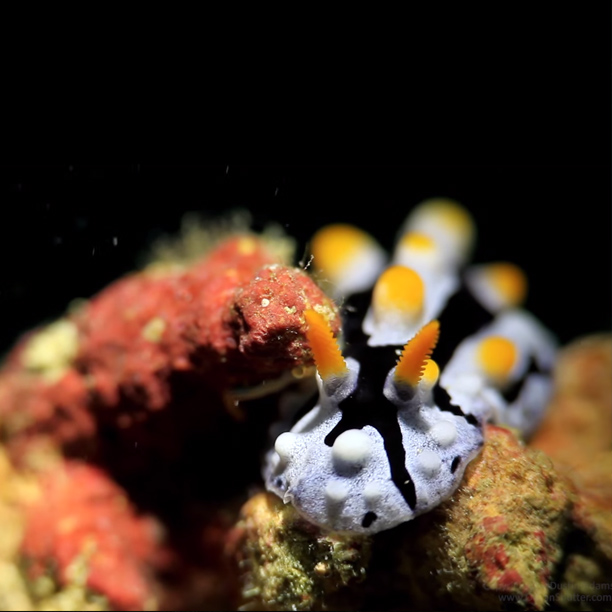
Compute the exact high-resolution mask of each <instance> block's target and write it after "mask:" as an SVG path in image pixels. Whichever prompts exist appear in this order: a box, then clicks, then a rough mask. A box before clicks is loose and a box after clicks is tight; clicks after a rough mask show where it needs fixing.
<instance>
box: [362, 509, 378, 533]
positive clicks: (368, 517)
mask: <svg viewBox="0 0 612 612" xmlns="http://www.w3.org/2000/svg"><path fill="white" fill-rule="evenodd" d="M377 518H378V516H377V515H376V512H372V511H370V512H366V513H365V514H364V516H363V520H362V521H361V526H362V527H363V528H364V529H367V528H368V527H370V526H371V525H372V523H373V522H374V521H375V520H376V519H377Z"/></svg>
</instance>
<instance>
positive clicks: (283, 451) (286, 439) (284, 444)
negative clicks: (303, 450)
mask: <svg viewBox="0 0 612 612" xmlns="http://www.w3.org/2000/svg"><path fill="white" fill-rule="evenodd" d="M296 439H297V435H296V434H294V433H291V432H290V431H286V432H285V433H282V434H281V435H280V436H278V438H276V442H275V443H274V450H275V451H276V452H277V453H278V455H279V457H280V458H281V459H282V460H283V461H288V460H289V458H290V457H291V451H292V450H293V447H294V446H295V441H296Z"/></svg>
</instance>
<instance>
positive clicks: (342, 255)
mask: <svg viewBox="0 0 612 612" xmlns="http://www.w3.org/2000/svg"><path fill="white" fill-rule="evenodd" d="M475 234H476V231H475V224H474V221H473V219H472V217H471V215H470V214H469V212H468V211H467V210H466V209H465V208H464V207H463V206H461V205H460V204H459V203H457V202H455V201H453V200H447V199H431V200H426V201H424V202H422V203H421V204H419V205H418V206H417V207H416V208H415V209H413V210H412V212H411V213H410V214H409V215H408V217H407V218H406V221H405V223H404V224H403V225H402V227H401V228H400V231H399V233H398V237H397V240H396V243H395V247H394V251H393V254H392V256H389V255H388V254H387V252H386V251H385V249H384V248H383V247H382V246H380V245H379V244H378V242H377V241H376V239H375V238H373V237H372V236H370V235H369V234H368V233H367V232H365V231H363V230H361V229H359V228H356V227H353V226H351V225H347V224H335V225H330V226H327V227H324V228H322V229H321V230H319V232H317V233H316V234H315V236H314V237H313V239H312V241H311V253H312V262H313V267H314V269H315V270H316V274H317V276H318V279H319V282H320V284H321V286H323V287H324V288H325V289H326V290H327V291H328V293H329V294H330V295H331V296H333V297H334V298H335V299H336V300H337V301H338V302H339V303H340V304H341V307H342V313H343V328H342V330H341V331H340V333H339V334H338V335H337V336H334V334H333V332H332V330H331V328H330V326H329V324H328V322H327V320H326V318H325V317H324V316H323V315H322V314H321V313H319V312H317V311H316V310H307V311H306V312H305V319H306V323H307V326H308V327H307V333H306V336H307V340H308V343H309V345H310V348H311V350H312V352H313V355H314V360H315V365H316V371H317V373H316V381H317V390H318V393H315V395H314V396H313V397H312V398H310V399H309V401H305V402H304V405H303V406H302V407H301V409H299V410H297V411H296V412H295V414H294V415H293V417H292V418H290V419H288V420H287V422H286V423H284V424H283V427H282V429H280V430H279V429H278V427H277V431H282V433H280V435H278V436H277V437H276V440H275V443H274V448H273V449H272V450H270V451H269V452H268V454H267V456H266V460H265V465H264V469H263V473H264V478H265V481H266V486H267V488H268V489H269V490H270V491H273V492H274V493H276V494H277V495H279V496H280V497H281V498H282V499H283V500H284V501H285V503H292V504H293V505H294V506H295V508H296V509H297V510H298V512H299V513H300V514H301V515H303V516H304V517H305V518H306V519H308V520H309V521H311V522H313V523H315V524H317V525H319V526H320V527H322V528H326V529H330V530H335V531H356V532H362V533H367V534H371V533H376V532H378V531H382V530H385V529H390V528H392V527H395V526H397V525H399V524H400V523H403V522H405V521H408V520H411V519H413V518H414V517H416V516H418V515H420V514H422V513H424V512H427V511H429V510H431V509H432V508H434V507H435V506H436V505H438V504H439V503H441V502H442V501H444V500H446V499H448V498H449V497H450V496H451V495H452V494H453V492H454V491H455V490H456V489H457V487H458V486H459V484H460V483H461V479H462V477H463V473H464V471H465V468H466V466H467V465H468V463H469V462H470V461H471V460H472V459H474V458H475V457H476V456H477V455H478V453H479V451H480V450H481V448H482V446H483V444H484V437H483V425H484V424H485V423H486V422H493V423H497V424H502V425H503V424H506V425H508V426H511V427H513V428H515V429H516V430H517V431H518V432H519V433H520V434H522V435H523V436H525V437H527V436H529V435H530V434H531V433H532V432H533V430H534V429H535V427H536V426H537V424H538V423H539V421H540V419H541V418H542V416H543V412H544V410H545V408H546V404H547V400H548V397H549V394H550V391H551V379H550V371H551V368H552V366H553V363H554V359H555V353H556V349H557V346H556V340H555V338H554V336H553V334H552V333H551V332H549V331H548V330H547V329H546V328H545V327H544V326H543V325H542V324H541V323H540V322H539V321H538V320H537V319H536V318H535V317H534V316H533V315H531V314H530V313H528V312H527V311H525V310H524V309H523V308H522V304H523V303H524V300H525V297H526V293H527V280H526V277H525V274H524V273H523V272H522V270H521V269H520V268H518V267H517V266H515V265H514V264H511V263H508V262H494V263H488V264H478V265H472V266H470V265H468V261H469V258H470V256H471V253H472V250H473V246H474V239H475Z"/></svg>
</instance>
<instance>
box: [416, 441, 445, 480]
mask: <svg viewBox="0 0 612 612" xmlns="http://www.w3.org/2000/svg"><path fill="white" fill-rule="evenodd" d="M418 461H419V467H420V468H421V472H423V474H425V476H428V477H430V478H431V477H433V476H435V475H436V474H437V473H438V470H439V469H440V466H441V465H442V461H441V460H440V456H439V455H438V453H435V452H434V451H432V450H429V449H428V448H426V449H424V450H423V452H422V453H421V454H420V455H419V457H418Z"/></svg>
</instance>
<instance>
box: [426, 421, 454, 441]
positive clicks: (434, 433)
mask: <svg viewBox="0 0 612 612" xmlns="http://www.w3.org/2000/svg"><path fill="white" fill-rule="evenodd" d="M429 434H430V435H431V437H432V438H433V439H434V440H435V441H436V442H437V443H438V444H439V445H440V446H443V447H447V446H450V445H451V444H452V443H453V442H454V441H455V440H456V439H457V428H456V427H455V424H454V423H451V422H450V421H438V422H437V423H436V424H435V425H434V426H433V427H432V428H431V429H430V430H429Z"/></svg>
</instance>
